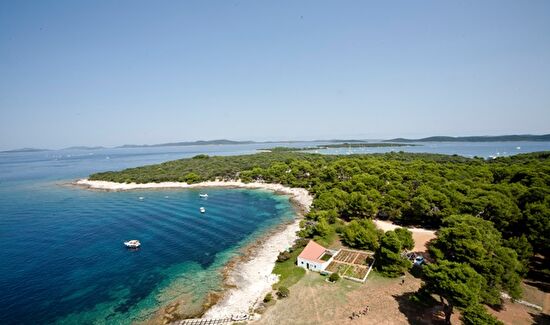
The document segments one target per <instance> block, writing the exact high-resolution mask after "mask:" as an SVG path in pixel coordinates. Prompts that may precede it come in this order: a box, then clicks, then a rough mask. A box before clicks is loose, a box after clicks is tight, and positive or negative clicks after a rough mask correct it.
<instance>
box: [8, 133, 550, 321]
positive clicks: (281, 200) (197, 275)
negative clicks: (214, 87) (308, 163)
mask: <svg viewBox="0 0 550 325" xmlns="http://www.w3.org/2000/svg"><path fill="white" fill-rule="evenodd" d="M291 145H292V146H298V147H305V146H312V145H315V144H312V143H301V144H300V143H294V144H291ZM270 146H289V144H286V143H279V144H268V145H266V144H253V145H236V146H202V147H201V146H192V147H164V148H135V149H101V150H58V151H46V152H33V153H9V154H8V153H0V324H44V323H65V324H92V323H98V324H102V323H109V324H111V323H117V324H125V323H129V322H131V321H133V320H142V319H146V318H147V316H148V315H150V313H152V312H154V311H155V309H156V308H157V307H158V306H159V305H162V304H164V303H166V302H169V301H171V300H173V299H175V298H178V299H181V300H184V301H186V303H187V304H188V305H189V306H191V307H197V306H200V305H201V303H202V302H203V299H204V297H205V296H206V295H207V293H208V292H210V291H215V290H219V288H220V286H221V278H220V273H219V270H220V268H221V267H223V265H224V263H226V262H227V261H228V260H229V259H230V258H231V257H232V256H234V255H235V254H237V253H238V250H239V248H240V247H242V246H243V245H245V244H246V243H248V242H250V241H252V240H254V238H256V237H257V236H260V235H261V234H262V233H264V232H265V231H266V230H267V229H269V228H271V227H273V226H275V225H277V224H280V223H281V222H283V221H286V220H290V219H291V218H292V216H293V210H292V207H291V205H290V204H289V202H288V199H287V198H286V197H281V196H275V195H273V194H271V193H268V192H263V191H251V190H229V189H209V190H208V193H209V195H210V197H209V198H208V200H207V201H204V200H201V199H200V198H199V197H198V193H199V191H198V190H162V191H161V190H156V191H132V192H98V191H89V190H84V189H80V188H75V187H71V186H66V185H64V184H65V183H67V182H69V181H71V180H74V179H76V178H82V177H86V176H87V175H89V174H90V173H93V172H98V171H105V170H118V169H122V168H127V167H134V166H140V165H144V164H152V163H158V162H162V161H167V160H172V159H178V158H184V157H191V156H194V155H196V154H199V153H208V154H212V155H214V154H216V155H234V154H247V153H253V152H255V151H256V149H260V148H266V147H270ZM517 147H520V148H519V149H518V148H517ZM390 150H403V151H410V152H435V153H445V154H459V155H464V156H474V155H477V156H481V157H489V156H498V155H509V154H515V153H524V152H530V151H541V150H550V143H548V142H518V143H512V142H506V143H426V144H423V146H419V147H403V148H364V149H357V148H354V149H353V153H369V152H386V151H390ZM320 152H323V153H342V154H345V153H348V149H338V150H327V151H320ZM139 197H143V200H140V199H139ZM200 206H205V207H206V209H207V213H206V214H205V215H201V214H200V213H199V211H198V208H199V207H200ZM134 238H136V239H139V240H140V241H141V242H142V244H143V247H142V248H141V249H139V250H137V251H129V250H127V249H125V248H124V247H123V246H122V242H123V241H124V240H128V239H134Z"/></svg>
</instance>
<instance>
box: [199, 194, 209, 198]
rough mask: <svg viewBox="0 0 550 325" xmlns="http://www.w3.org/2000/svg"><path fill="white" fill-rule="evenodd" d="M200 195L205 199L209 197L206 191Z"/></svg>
mask: <svg viewBox="0 0 550 325" xmlns="http://www.w3.org/2000/svg"><path fill="white" fill-rule="evenodd" d="M199 196H200V197H201V198H203V199H207V198H208V194H206V193H204V194H202V193H201V194H199Z"/></svg>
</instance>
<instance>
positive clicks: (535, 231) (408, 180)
mask: <svg viewBox="0 0 550 325" xmlns="http://www.w3.org/2000/svg"><path fill="white" fill-rule="evenodd" d="M216 178H218V179H241V180H243V181H245V182H251V181H265V182H272V183H281V184H284V185H288V186H299V187H304V188H306V189H308V190H309V191H310V192H311V193H312V194H314V196H315V199H314V202H313V209H312V213H311V214H310V215H309V217H312V218H313V220H314V221H316V222H319V224H320V225H319V227H318V228H315V229H314V228H312V227H313V224H312V225H310V228H311V229H310V230H311V231H312V233H324V232H325V231H326V227H325V223H324V222H320V221H321V219H324V220H325V221H326V222H327V223H328V224H330V225H332V224H335V222H336V219H338V218H343V219H344V220H346V221H351V220H358V221H357V222H359V223H360V220H362V219H366V218H371V217H377V218H380V219H389V220H392V221H394V222H397V223H400V224H403V225H407V224H408V225H420V226H424V227H432V228H434V229H437V228H439V227H441V226H442V225H443V226H444V227H447V228H448V227H449V224H444V222H443V220H445V219H446V218H448V217H449V216H452V215H459V214H469V215H471V216H476V217H478V218H481V219H483V220H487V221H491V222H492V223H493V225H494V226H493V229H491V230H490V234H489V237H491V236H493V235H495V231H496V233H498V234H499V235H500V238H497V239H493V238H492V237H491V238H489V239H488V240H489V241H491V242H498V243H500V244H499V245H498V246H497V248H495V249H494V250H489V247H488V246H483V245H480V244H479V241H477V240H476V241H475V243H476V244H475V245H474V247H473V248H472V249H471V251H472V252H471V254H485V253H490V254H492V255H491V256H493V257H492V258H491V260H494V261H500V264H498V263H496V262H494V263H493V262H491V263H489V265H490V266H491V267H495V272H497V275H496V276H495V277H508V276H510V277H511V278H512V280H506V281H504V282H505V283H496V282H495V281H496V280H495V281H493V282H491V281H489V283H490V285H493V284H495V285H496V286H495V287H494V288H497V289H498V287H499V286H500V287H502V288H506V287H507V290H510V291H514V289H513V287H514V285H513V282H514V281H516V280H515V279H516V277H515V275H514V273H516V271H517V268H516V263H515V262H514V261H515V260H516V259H515V258H511V260H512V261H507V259H509V258H510V256H512V257H513V254H511V253H510V249H512V250H514V251H516V253H517V255H518V257H519V259H520V261H521V263H522V264H523V267H520V268H521V269H522V270H521V272H524V271H525V267H526V265H527V264H528V261H529V257H530V256H531V254H532V253H533V254H537V253H538V254H543V255H547V254H548V252H550V236H548V234H549V233H550V153H549V152H542V153H532V154H525V155H516V156H512V157H505V158H498V159H494V160H483V159H469V158H464V157H458V156H446V155H429V154H406V153H388V154H376V155H353V156H329V155H315V154H307V153H303V152H286V151H282V152H272V153H261V154H255V155H243V156H232V157H202V156H201V157H197V158H196V159H182V160H176V161H170V162H166V163H162V164H158V165H151V166H144V167H139V168H130V169H126V170H123V171H120V172H105V173H98V174H94V175H91V176H90V179H96V180H111V181H117V182H126V181H128V182H137V183H145V182H162V181H186V182H198V181H204V180H214V179H216ZM476 220H477V219H476ZM480 226H481V227H482V229H484V228H483V227H486V225H485V224H483V223H480ZM349 227H351V228H349V229H348V228H347V227H345V228H346V229H348V231H347V233H346V232H344V233H343V234H342V235H343V236H345V237H346V239H345V240H347V242H349V243H350V244H351V245H355V247H370V248H371V249H373V248H375V247H376V244H374V242H375V240H374V237H375V236H373V234H372V232H369V231H367V230H365V231H363V230H360V228H361V227H359V226H358V224H357V223H355V224H354V225H352V226H349ZM366 228H367V229H368V227H366ZM470 228H471V227H470ZM470 228H468V229H470ZM446 231H447V232H449V236H451V235H452V236H454V235H456V236H464V237H465V239H468V238H469V237H468V236H474V235H476V234H475V232H474V231H473V230H471V232H472V233H468V232H465V231H464V230H462V231H459V230H457V229H454V230H452V231H451V230H446ZM358 234H359V235H358ZM472 240H473V239H472ZM484 240H485V239H484ZM441 245H443V244H441ZM443 246H444V245H443ZM443 246H442V247H441V249H440V250H441V252H442V254H443V255H444V257H445V258H446V259H447V258H448V259H450V260H454V259H458V257H454V256H453V255H452V254H451V253H446V252H445V250H444V249H443V248H445V247H443ZM449 249H456V250H457V251H458V252H459V253H460V250H464V251H465V252H468V251H469V250H470V249H469V247H462V248H461V247H454V248H453V247H450V248H449ZM466 255H467V254H466V253H463V254H462V255H460V256H461V258H462V259H463V260H464V261H466V262H468V260H469V259H475V258H474V257H472V258H468V257H467V256H466ZM547 258H550V257H548V256H547ZM508 262H510V263H512V269H513V272H512V273H511V274H508V273H506V272H505V271H502V270H501V266H502V265H503V263H508ZM482 264H483V263H482ZM499 265H500V266H499ZM472 267H473V268H474V269H476V270H479V269H481V268H482V266H481V265H474V264H472Z"/></svg>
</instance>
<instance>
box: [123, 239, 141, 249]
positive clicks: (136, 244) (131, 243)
mask: <svg viewBox="0 0 550 325" xmlns="http://www.w3.org/2000/svg"><path fill="white" fill-rule="evenodd" d="M124 246H126V247H128V248H138V247H139V246H141V243H140V242H139V240H136V239H133V240H129V241H125V242H124Z"/></svg>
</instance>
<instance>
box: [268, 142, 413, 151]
mask: <svg viewBox="0 0 550 325" xmlns="http://www.w3.org/2000/svg"><path fill="white" fill-rule="evenodd" d="M416 146H420V145H419V144H411V143H379V142H378V143H366V142H353V143H348V142H344V143H338V144H325V145H317V146H314V147H297V148H293V147H275V148H264V149H258V150H259V151H271V152H284V151H310V150H322V149H337V148H386V147H416Z"/></svg>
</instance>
